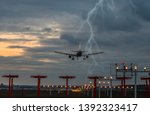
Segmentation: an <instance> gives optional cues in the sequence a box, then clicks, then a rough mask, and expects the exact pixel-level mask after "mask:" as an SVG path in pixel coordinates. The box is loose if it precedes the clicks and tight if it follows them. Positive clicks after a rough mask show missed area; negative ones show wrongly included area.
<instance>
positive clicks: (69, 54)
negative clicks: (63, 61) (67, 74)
mask: <svg viewBox="0 0 150 115" xmlns="http://www.w3.org/2000/svg"><path fill="white" fill-rule="evenodd" d="M54 52H55V53H58V54H64V55H68V56H76V55H75V54H71V53H65V52H59V51H54Z"/></svg>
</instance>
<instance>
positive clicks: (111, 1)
mask: <svg viewBox="0 0 150 115" xmlns="http://www.w3.org/2000/svg"><path fill="white" fill-rule="evenodd" d="M115 2H117V1H115V0H98V2H97V3H96V4H95V6H94V7H93V8H92V9H91V10H90V11H89V12H88V15H87V18H86V23H87V25H88V27H89V33H90V36H89V39H88V41H87V43H86V47H85V50H86V51H88V52H89V53H92V52H93V50H94V51H95V49H97V50H99V49H100V48H99V45H98V44H97V42H96V40H95V33H94V27H93V25H92V21H93V20H94V18H96V16H97V13H98V10H100V11H101V16H102V18H103V17H104V16H105V12H104V4H105V7H108V8H109V9H110V10H111V11H112V12H113V11H114V12H115V10H114V9H115ZM127 2H129V4H130V7H132V8H133V9H134V10H135V12H136V7H135V5H134V3H133V1H132V0H128V1H127ZM98 66H99V64H98V62H97V60H96V58H95V57H94V56H92V64H91V66H90V67H89V69H88V74H92V73H93V71H94V70H95V68H96V67H98Z"/></svg>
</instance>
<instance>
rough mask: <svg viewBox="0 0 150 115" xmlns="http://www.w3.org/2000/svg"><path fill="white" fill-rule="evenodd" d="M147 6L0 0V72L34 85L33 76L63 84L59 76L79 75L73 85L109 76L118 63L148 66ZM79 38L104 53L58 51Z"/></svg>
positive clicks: (93, 0) (135, 1) (95, 0)
mask: <svg viewBox="0 0 150 115" xmlns="http://www.w3.org/2000/svg"><path fill="white" fill-rule="evenodd" d="M95 6H96V7H95ZM94 7H95V8H94ZM149 11H150V1H149V0H0V76H2V75H5V74H18V75H19V76H20V78H19V79H15V84H36V80H34V79H32V78H30V76H31V75H47V76H48V78H47V79H44V80H43V81H42V83H43V84H64V81H63V80H61V79H59V78H58V77H59V76H62V75H71V76H76V77H77V78H76V79H75V80H72V81H70V84H77V85H78V84H83V83H86V82H89V80H88V79H87V76H91V75H106V76H108V75H110V66H111V68H112V69H111V70H112V71H113V70H114V66H113V65H114V64H115V63H131V62H132V63H134V64H136V65H139V67H141V68H142V67H144V66H148V65H149V64H150V60H149V58H150V53H149V49H150V46H149V43H150V15H149ZM91 30H92V31H91ZM79 43H81V44H82V49H83V50H85V51H87V52H89V53H91V52H99V51H104V52H105V53H104V54H101V55H96V56H92V57H90V58H89V59H87V60H85V61H83V60H82V58H81V59H79V60H74V61H72V60H70V59H68V58H67V56H65V55H60V54H55V53H54V51H62V52H68V53H69V52H71V50H77V49H78V45H79ZM145 76H147V75H145ZM139 77H141V76H140V75H139ZM114 78H115V77H114ZM7 82H8V80H6V79H4V78H0V83H7ZM139 82H140V80H139Z"/></svg>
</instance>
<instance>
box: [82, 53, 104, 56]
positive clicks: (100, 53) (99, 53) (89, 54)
mask: <svg viewBox="0 0 150 115" xmlns="http://www.w3.org/2000/svg"><path fill="white" fill-rule="evenodd" d="M103 53H104V52H96V53H90V54H85V55H84V56H90V55H97V54H103Z"/></svg>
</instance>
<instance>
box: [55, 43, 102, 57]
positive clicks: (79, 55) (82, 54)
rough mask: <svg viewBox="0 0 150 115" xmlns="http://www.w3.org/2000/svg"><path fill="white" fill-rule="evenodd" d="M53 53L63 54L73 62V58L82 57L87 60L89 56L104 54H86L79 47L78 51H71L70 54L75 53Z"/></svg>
mask: <svg viewBox="0 0 150 115" xmlns="http://www.w3.org/2000/svg"><path fill="white" fill-rule="evenodd" d="M54 52H55V53H58V54H64V55H67V56H68V58H70V59H72V60H75V57H77V59H78V58H79V57H83V60H86V59H87V58H89V56H91V55H98V54H103V53H104V52H95V53H86V54H85V52H86V51H83V50H81V48H80V45H79V50H77V51H72V52H75V53H66V52H60V51H54Z"/></svg>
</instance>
